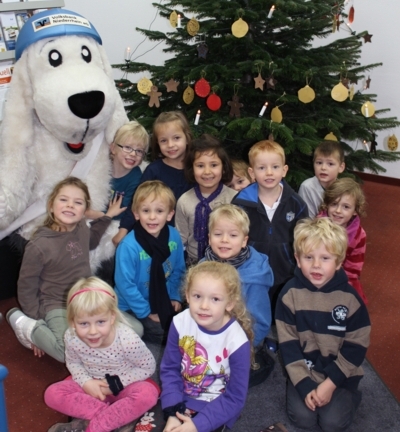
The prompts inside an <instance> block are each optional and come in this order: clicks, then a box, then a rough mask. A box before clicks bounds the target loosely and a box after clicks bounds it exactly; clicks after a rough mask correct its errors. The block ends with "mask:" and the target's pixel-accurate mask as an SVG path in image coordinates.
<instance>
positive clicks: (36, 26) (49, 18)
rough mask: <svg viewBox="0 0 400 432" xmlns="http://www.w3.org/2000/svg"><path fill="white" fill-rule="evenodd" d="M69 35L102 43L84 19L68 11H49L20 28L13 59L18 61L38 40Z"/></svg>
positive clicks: (41, 13) (91, 26) (34, 17)
mask: <svg viewBox="0 0 400 432" xmlns="http://www.w3.org/2000/svg"><path fill="white" fill-rule="evenodd" d="M69 35H78V36H88V37H91V38H93V39H94V40H96V41H97V42H98V43H99V44H101V43H102V41H101V37H100V35H99V34H98V33H97V30H96V29H95V28H94V27H93V25H92V24H91V23H90V22H89V21H88V20H87V19H86V18H84V17H82V16H81V15H79V14H77V13H76V12H72V11H69V10H65V9H51V10H46V11H43V12H40V13H38V14H36V15H34V16H32V17H31V18H30V19H29V20H28V21H27V22H26V23H25V25H24V26H23V27H22V29H21V31H20V33H19V35H18V39H17V43H16V47H15V58H16V60H18V59H19V58H20V57H21V55H22V53H23V51H24V50H25V49H26V48H28V47H29V46H30V45H32V44H33V43H35V42H37V41H39V40H42V39H45V38H50V37H60V36H69Z"/></svg>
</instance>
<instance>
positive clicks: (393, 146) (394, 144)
mask: <svg viewBox="0 0 400 432" xmlns="http://www.w3.org/2000/svg"><path fill="white" fill-rule="evenodd" d="M387 146H388V149H389V150H390V151H396V150H397V148H398V147H399V142H398V141H397V137H396V135H394V134H393V135H390V137H389V138H388V142H387Z"/></svg>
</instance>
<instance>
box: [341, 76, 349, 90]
mask: <svg viewBox="0 0 400 432" xmlns="http://www.w3.org/2000/svg"><path fill="white" fill-rule="evenodd" d="M342 84H343V85H344V86H345V87H346V88H349V79H348V78H342Z"/></svg>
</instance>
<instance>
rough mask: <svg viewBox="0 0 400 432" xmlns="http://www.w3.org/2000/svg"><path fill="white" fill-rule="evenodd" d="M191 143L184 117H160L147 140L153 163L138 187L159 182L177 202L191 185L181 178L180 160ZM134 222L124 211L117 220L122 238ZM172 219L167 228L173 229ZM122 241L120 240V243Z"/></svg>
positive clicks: (177, 113) (175, 114) (173, 113)
mask: <svg viewBox="0 0 400 432" xmlns="http://www.w3.org/2000/svg"><path fill="white" fill-rule="evenodd" d="M191 141H192V132H191V130H190V126H189V123H188V121H187V119H186V117H185V116H184V115H183V114H182V113H181V112H180V111H169V112H164V113H161V114H160V115H159V116H158V117H157V118H156V120H155V122H154V124H153V134H152V136H151V142H150V147H151V158H152V159H153V162H152V163H151V164H150V165H148V166H147V168H146V169H145V170H144V172H143V175H142V178H141V180H140V183H144V182H145V181H147V180H160V181H162V182H163V183H165V184H166V185H167V186H169V187H170V188H171V190H172V192H173V193H174V195H175V199H176V200H178V199H179V198H180V196H181V195H182V194H183V193H185V192H186V191H188V190H189V189H190V188H191V187H192V186H193V185H191V184H190V183H188V182H187V181H186V178H185V174H184V170H183V168H184V163H183V161H184V159H185V155H186V152H187V150H188V149H189V148H190V143H191ZM134 223H135V219H134V217H133V214H132V211H127V212H126V213H125V214H124V217H123V219H122V220H121V224H120V229H122V230H123V231H122V232H123V233H124V234H123V235H126V234H127V233H128V232H129V231H131V230H132V227H133V224H134ZM174 224H175V222H174V218H172V220H171V221H170V222H169V225H172V226H174ZM121 239H122V237H121V238H120V240H121Z"/></svg>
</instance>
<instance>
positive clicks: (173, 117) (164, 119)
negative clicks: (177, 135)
mask: <svg viewBox="0 0 400 432" xmlns="http://www.w3.org/2000/svg"><path fill="white" fill-rule="evenodd" d="M172 122H177V123H178V124H179V126H180V128H181V129H182V132H183V133H184V135H185V138H186V150H187V149H189V148H190V145H191V142H192V139H193V135H192V130H191V129H190V126H189V122H188V120H187V118H186V117H185V114H183V113H182V112H181V111H166V112H162V113H161V114H160V115H159V116H158V117H157V118H156V119H155V121H154V123H153V133H152V135H151V157H152V159H153V160H155V159H158V158H159V157H162V158H163V157H164V155H163V154H162V153H161V149H160V145H159V144H158V136H157V128H158V126H160V125H162V124H165V123H172Z"/></svg>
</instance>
